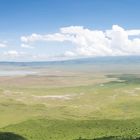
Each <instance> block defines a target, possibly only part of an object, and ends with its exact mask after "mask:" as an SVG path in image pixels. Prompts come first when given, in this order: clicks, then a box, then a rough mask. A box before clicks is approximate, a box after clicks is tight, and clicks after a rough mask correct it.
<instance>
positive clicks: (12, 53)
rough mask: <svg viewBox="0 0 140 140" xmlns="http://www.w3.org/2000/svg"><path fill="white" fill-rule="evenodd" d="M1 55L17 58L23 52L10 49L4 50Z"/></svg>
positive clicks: (22, 54)
mask: <svg viewBox="0 0 140 140" xmlns="http://www.w3.org/2000/svg"><path fill="white" fill-rule="evenodd" d="M3 55H4V56H5V57H9V58H17V57H21V56H24V55H25V53H24V52H18V51H16V50H10V51H5V52H4V53H3Z"/></svg>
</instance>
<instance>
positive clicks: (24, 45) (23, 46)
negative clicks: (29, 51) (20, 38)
mask: <svg viewBox="0 0 140 140" xmlns="http://www.w3.org/2000/svg"><path fill="white" fill-rule="evenodd" d="M21 47H22V48H34V47H32V46H30V45H29V44H25V43H22V44H21Z"/></svg>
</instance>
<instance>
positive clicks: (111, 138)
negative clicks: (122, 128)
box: [75, 136, 140, 140]
mask: <svg viewBox="0 0 140 140" xmlns="http://www.w3.org/2000/svg"><path fill="white" fill-rule="evenodd" d="M75 140H140V137H139V138H131V137H129V138H123V137H118V136H109V137H101V138H95V139H86V138H79V139H75Z"/></svg>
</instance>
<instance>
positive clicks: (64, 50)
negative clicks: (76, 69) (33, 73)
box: [0, 0, 140, 61]
mask: <svg viewBox="0 0 140 140" xmlns="http://www.w3.org/2000/svg"><path fill="white" fill-rule="evenodd" d="M139 5H140V1H139V0H0V59H1V60H2V61H3V60H11V61H12V60H15V61H24V60H25V61H30V60H51V59H52V60H53V59H64V58H70V57H86V56H102V55H129V54H136V55H138V54H137V53H136V52H139V49H138V47H139V40H132V39H133V38H134V39H139V32H138V31H139V29H140V21H139V20H140V18H139V16H140V8H139ZM113 25H114V28H113ZM64 27H67V28H66V29H67V30H74V32H73V33H70V31H67V33H63V32H61V31H60V29H61V28H64ZM71 27H73V28H71ZM77 27H79V28H77ZM68 28H69V29H68ZM86 29H88V30H89V31H90V33H89V32H87V31H86ZM96 30H97V31H98V32H103V34H104V35H105V37H104V38H103V37H102V38H101V37H99V35H97V34H98V33H97V34H96V33H95V34H94V35H93V33H92V32H95V31H96ZM107 30H110V31H112V32H113V33H112V34H113V35H111V36H106V32H107ZM116 30H117V31H116ZM134 30H135V31H137V33H135V34H133V36H132V35H131V36H132V37H129V34H127V35H128V40H127V39H126V38H125V39H126V42H123V43H122V42H121V44H117V43H116V44H115V43H114V42H113V37H114V36H115V35H116V34H115V35H114V32H115V31H116V32H119V33H120V34H121V35H122V38H123V37H124V36H125V35H124V34H125V32H126V33H127V32H129V31H134ZM123 31H124V32H123ZM77 32H78V33H77ZM116 32H115V33H116ZM56 33H57V34H59V36H61V39H60V38H59V40H58V38H57V39H56V36H55V34H56ZM80 33H81V34H80ZM123 33H124V34H123ZM33 34H35V35H36V36H37V38H39V39H33V40H31V39H29V38H30V37H32V35H33ZM48 34H49V35H52V36H53V39H52V38H51V39H50V37H49V39H48ZM66 34H67V35H66ZM85 34H86V35H87V36H90V37H89V38H90V39H91V38H92V37H93V40H94V41H92V40H90V39H89V38H87V37H85ZM120 34H119V36H121V35H120ZM39 35H40V36H41V37H40V36H39ZM46 36H47V37H46ZM62 36H63V39H62ZM64 36H69V37H70V38H71V37H73V36H76V38H72V39H71V40H69V39H66V37H64ZM77 36H78V37H77ZM79 36H80V37H79ZM101 36H102V35H101ZM116 36H117V35H116ZM116 36H115V38H117V39H118V37H116ZM135 36H137V37H135ZM22 37H24V38H25V37H26V39H27V40H25V39H21V38H22ZM108 37H110V38H112V39H111V40H107V41H106V42H104V43H102V44H101V42H103V41H104V40H106V39H107V38H108ZM33 38H34V36H33ZM35 38H36V37H35ZM95 38H96V39H95ZM122 38H121V39H120V40H123V39H122ZM130 38H132V39H130ZM117 39H116V40H115V41H116V42H117V41H118V40H117ZM89 40H90V41H89ZM120 40H119V41H120ZM78 41H79V42H78ZM82 41H83V43H81V42H82ZM88 41H89V42H88ZM130 41H131V43H129V42H130ZM110 42H111V43H110ZM108 43H110V44H113V46H111V45H107V44H108ZM114 44H115V45H114ZM128 44H129V45H128ZM125 45H126V47H127V48H126V47H125V48H123V49H122V47H123V46H125ZM94 46H95V47H94ZM96 46H97V47H96ZM132 46H133V47H135V48H136V50H135V49H134V50H135V51H133V49H131V47H132ZM110 47H111V50H109V49H108V48H110ZM115 47H116V48H115ZM98 48H99V49H98ZM114 48H115V49H114ZM120 48H121V49H120ZM105 50H106V51H105ZM122 50H123V51H122ZM111 51H112V52H111ZM114 51H115V53H114Z"/></svg>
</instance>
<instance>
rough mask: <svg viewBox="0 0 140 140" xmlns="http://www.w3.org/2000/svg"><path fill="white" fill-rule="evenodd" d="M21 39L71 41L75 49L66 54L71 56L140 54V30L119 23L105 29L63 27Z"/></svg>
mask: <svg viewBox="0 0 140 140" xmlns="http://www.w3.org/2000/svg"><path fill="white" fill-rule="evenodd" d="M21 41H22V42H23V43H25V44H29V43H33V42H34V43H35V42H40V41H45V42H49V41H53V42H54V41H55V42H62V43H63V42H70V43H72V45H74V46H75V49H74V50H73V51H67V52H65V54H64V55H65V56H69V57H73V56H74V57H75V56H122V55H140V30H135V29H134V30H125V29H124V28H122V27H120V26H118V25H113V26H112V28H111V29H109V30H105V31H102V30H91V29H87V28H84V27H82V26H70V27H63V28H60V31H59V32H58V33H54V34H46V35H41V34H35V33H34V34H31V35H29V36H22V37H21ZM68 50H69V49H68Z"/></svg>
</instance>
